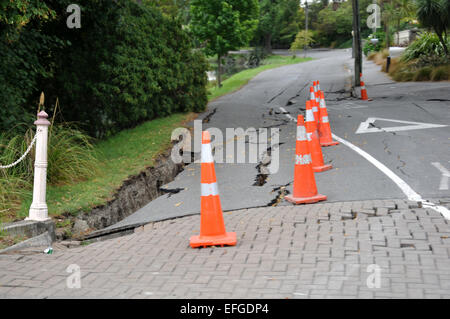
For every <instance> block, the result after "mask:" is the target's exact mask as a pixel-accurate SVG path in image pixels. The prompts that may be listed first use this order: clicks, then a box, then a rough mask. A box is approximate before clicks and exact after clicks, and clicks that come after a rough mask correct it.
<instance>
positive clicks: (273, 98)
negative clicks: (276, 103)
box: [266, 88, 288, 104]
mask: <svg viewBox="0 0 450 319" xmlns="http://www.w3.org/2000/svg"><path fill="white" fill-rule="evenodd" d="M287 89H288V88H285V89H284V90H283V91H281V92H280V93H278V94H277V95H275V96H274V97H272V98H271V99H270V100H269V101H268V102H266V104H270V103H272V102H273V100H275V99H276V98H277V97H279V96H280V95H282V94H283V93H284V92H286V90H287Z"/></svg>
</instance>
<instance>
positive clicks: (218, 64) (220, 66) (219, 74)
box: [217, 55, 222, 88]
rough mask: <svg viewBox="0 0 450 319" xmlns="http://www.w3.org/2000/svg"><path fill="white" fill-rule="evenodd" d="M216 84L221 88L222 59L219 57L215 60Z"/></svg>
mask: <svg viewBox="0 0 450 319" xmlns="http://www.w3.org/2000/svg"><path fill="white" fill-rule="evenodd" d="M217 84H218V86H219V88H221V87H222V57H221V56H220V55H219V56H218V58H217Z"/></svg>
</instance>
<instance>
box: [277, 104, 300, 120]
mask: <svg viewBox="0 0 450 319" xmlns="http://www.w3.org/2000/svg"><path fill="white" fill-rule="evenodd" d="M280 110H281V111H282V112H283V113H284V115H286V116H287V117H288V119H289V120H291V121H295V122H297V120H296V119H294V118H293V117H292V116H291V115H290V114H289V113H288V111H286V109H285V108H284V107H281V106H280Z"/></svg>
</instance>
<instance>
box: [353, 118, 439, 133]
mask: <svg viewBox="0 0 450 319" xmlns="http://www.w3.org/2000/svg"><path fill="white" fill-rule="evenodd" d="M376 121H387V122H394V123H402V124H410V125H407V126H397V127H386V128H378V127H370V124H373V123H375V122H376ZM446 126H447V125H441V124H431V123H419V122H410V121H400V120H393V119H383V118H378V117H369V118H368V119H367V121H365V122H362V123H361V124H360V125H359V128H358V130H357V131H356V134H364V133H380V132H399V131H410V130H423V129H427V128H438V127H446ZM369 127H370V128H369Z"/></svg>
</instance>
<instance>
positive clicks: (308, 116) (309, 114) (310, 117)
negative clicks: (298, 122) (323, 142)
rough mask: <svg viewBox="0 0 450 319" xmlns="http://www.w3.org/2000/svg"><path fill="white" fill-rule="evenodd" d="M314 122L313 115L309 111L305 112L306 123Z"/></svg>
mask: <svg viewBox="0 0 450 319" xmlns="http://www.w3.org/2000/svg"><path fill="white" fill-rule="evenodd" d="M313 121H314V114H313V111H312V110H311V109H309V110H306V122H313Z"/></svg>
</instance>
